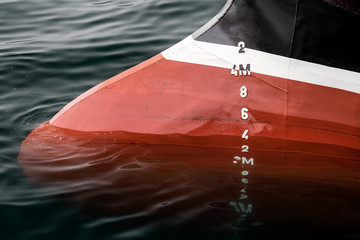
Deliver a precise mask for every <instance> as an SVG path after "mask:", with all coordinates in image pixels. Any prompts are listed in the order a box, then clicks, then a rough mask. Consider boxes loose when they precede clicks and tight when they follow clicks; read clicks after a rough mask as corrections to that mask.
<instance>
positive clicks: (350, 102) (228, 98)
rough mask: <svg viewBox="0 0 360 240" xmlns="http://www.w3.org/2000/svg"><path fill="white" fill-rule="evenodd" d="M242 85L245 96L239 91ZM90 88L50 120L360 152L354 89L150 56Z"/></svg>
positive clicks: (88, 127)
mask: <svg viewBox="0 0 360 240" xmlns="http://www.w3.org/2000/svg"><path fill="white" fill-rule="evenodd" d="M137 68H139V67H137ZM132 71H133V70H130V73H131V72H132ZM124 76H125V77H124ZM243 84H246V86H247V88H248V91H249V96H248V97H246V98H240V96H239V93H240V92H239V89H240V88H241V86H242V85H243ZM95 90H96V91H91V94H85V96H82V97H80V98H79V99H76V100H74V102H72V103H70V104H69V105H70V106H71V107H66V111H62V112H60V113H59V114H58V115H57V116H55V117H54V119H52V120H51V121H50V122H51V124H52V125H54V126H56V127H60V128H65V129H72V130H76V131H84V132H110V131H112V132H116V131H123V132H130V133H144V134H154V135H168V134H182V135H188V136H222V135H224V136H241V135H242V133H243V131H244V129H245V128H249V129H251V133H252V136H258V137H269V138H277V139H288V140H293V141H304V142H319V143H326V144H334V145H339V146H345V147H350V148H354V149H357V150H359V149H360V141H359V134H360V128H359V118H358V117H357V116H358V114H359V105H358V103H359V97H358V94H356V93H351V92H347V91H343V90H339V89H333V88H328V87H323V86H318V85H313V84H307V83H302V82H298V81H292V80H286V79H281V78H276V77H271V76H266V75H260V74H256V73H252V75H251V76H246V77H243V78H236V77H233V76H231V75H230V74H229V70H227V69H222V68H216V67H209V66H204V65H197V64H189V63H181V62H176V61H168V60H165V59H161V58H159V57H158V56H157V57H155V59H152V60H150V61H149V64H148V65H147V66H145V67H144V66H142V67H141V70H140V71H138V72H137V74H133V75H132V74H126V73H124V74H120V75H118V76H117V77H114V78H112V79H110V80H108V82H105V83H103V84H101V85H100V86H99V87H96V88H95ZM250 93H251V94H250ZM244 106H246V107H247V108H248V109H249V115H250V117H249V119H248V120H246V121H244V120H242V119H241V108H242V107H244ZM138 142H142V140H141V139H138Z"/></svg>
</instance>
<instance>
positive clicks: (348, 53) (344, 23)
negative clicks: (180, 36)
mask: <svg viewBox="0 0 360 240" xmlns="http://www.w3.org/2000/svg"><path fill="white" fill-rule="evenodd" d="M358 26H360V15H359V14H358V13H355V12H352V11H350V10H348V9H346V8H342V7H340V6H338V5H334V4H332V3H329V2H327V1H324V0H281V1H279V0H235V1H234V0H233V1H231V3H229V4H228V8H226V9H224V12H223V16H222V17H221V19H220V21H219V22H218V23H217V24H215V25H214V26H212V27H211V28H210V29H208V30H207V31H205V32H203V33H195V34H194V37H196V40H199V41H205V42H212V43H218V44H225V45H230V46H236V45H237V44H238V42H239V41H244V42H246V46H247V47H249V48H252V49H256V50H260V51H264V52H268V53H273V54H276V55H281V56H285V57H291V58H295V59H299V60H304V61H308V62H313V63H318V64H322V65H326V66H330V67H336V68H342V69H346V70H350V71H355V72H360V57H359V56H360V48H359V46H358V45H359V44H360V35H359V34H357V30H358Z"/></svg>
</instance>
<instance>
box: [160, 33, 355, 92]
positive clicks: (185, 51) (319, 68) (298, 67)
mask: <svg viewBox="0 0 360 240" xmlns="http://www.w3.org/2000/svg"><path fill="white" fill-rule="evenodd" d="M245 52H246V53H245V54H239V53H238V48H237V47H234V46H227V45H221V44H215V43H207V42H201V41H196V40H194V39H193V38H192V36H189V37H187V38H185V39H184V40H183V41H181V42H179V43H178V44H176V45H174V46H173V47H171V48H169V49H167V50H165V51H163V52H162V55H163V56H164V58H165V59H168V60H174V61H180V62H187V63H194V64H201V65H207V66H213V67H220V68H228V69H232V68H233V66H234V64H243V65H244V66H246V64H251V71H252V72H255V73H260V74H265V75H270V76H275V77H280V78H285V79H291V80H296V81H301V82H306V83H311V84H316V85H321V86H326V87H331V88H337V89H342V90H345V91H349V92H354V93H358V94H359V93H360V73H357V72H353V71H348V70H344V69H339V68H334V67H329V66H325V65H321V64H316V63H311V62H306V61H301V60H297V59H293V58H288V57H283V56H279V55H275V54H270V53H266V52H261V51H258V50H253V49H249V48H245ZM229 74H230V72H229Z"/></svg>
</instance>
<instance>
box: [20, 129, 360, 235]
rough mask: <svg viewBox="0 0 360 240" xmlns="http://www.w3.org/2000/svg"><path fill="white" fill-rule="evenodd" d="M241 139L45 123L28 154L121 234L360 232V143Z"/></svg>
mask: <svg viewBox="0 0 360 240" xmlns="http://www.w3.org/2000/svg"><path fill="white" fill-rule="evenodd" d="M239 138H240V137H221V136H217V137H215V136H214V138H213V139H212V137H189V136H182V135H168V136H162V137H159V136H151V135H146V134H143V135H139V134H130V133H126V132H112V133H96V132H95V133H84V132H75V131H72V130H64V129H61V128H57V127H54V126H52V125H49V124H47V123H45V124H44V125H41V126H40V127H38V128H37V129H35V130H34V131H33V132H32V133H31V134H30V135H29V137H28V138H27V139H26V140H25V141H24V142H23V144H22V148H21V152H20V155H19V162H20V164H21V165H22V167H23V169H24V171H25V173H26V175H27V176H28V177H30V178H32V179H35V180H36V182H37V183H38V184H40V185H45V186H55V187H56V189H58V190H57V192H58V193H59V196H61V197H63V198H65V199H67V200H69V202H71V203H73V204H75V205H76V206H77V207H80V208H81V209H82V210H84V211H86V212H88V213H91V214H94V215H96V216H102V218H94V221H92V224H93V225H94V226H97V225H102V224H110V225H112V226H114V227H116V228H117V229H118V231H119V236H126V234H128V233H129V232H131V231H134V232H137V234H139V232H141V233H142V234H144V235H145V236H154V237H156V236H157V237H158V238H160V239H161V237H162V236H165V237H169V236H173V237H171V238H172V239H184V237H187V238H188V239H192V238H194V239H195V238H197V239H199V237H200V239H203V238H204V237H207V238H208V239H219V238H220V237H230V238H231V237H232V238H233V239H243V237H248V238H246V239H254V238H255V239H256V238H257V237H264V236H266V239H272V238H274V239H279V238H280V239H281V238H285V239H288V237H290V236H291V238H292V239H303V238H305V237H314V236H321V237H326V236H327V239H357V238H359V237H360V229H359V226H360V225H359V223H360V207H359V202H358V199H359V197H360V190H359V187H358V186H359V173H360V171H359V169H360V168H359V167H360V166H359V159H358V157H359V152H358V151H355V150H353V151H350V150H351V149H343V151H341V149H337V148H336V147H335V146H333V145H328V146H324V145H321V144H316V143H313V144H309V145H306V144H304V143H301V142H292V143H291V142H288V143H286V144H285V142H284V141H283V140H274V139H270V138H253V139H251V141H252V145H254V146H259V147H258V148H257V149H252V151H251V155H249V153H246V152H242V151H243V149H242V148H241V146H240V147H239V146H238V142H240V139H239ZM118 139H126V141H123V142H122V141H119V140H118ZM135 139H147V140H148V141H149V142H150V143H148V144H144V143H136V141H135ZM215 139H218V142H220V143H221V144H217V145H215ZM219 139H220V141H219ZM161 143H162V144H161ZM164 143H168V144H164ZM185 143H186V144H185ZM260 146H261V147H260ZM294 146H296V147H297V150H298V151H296V152H295V151H291V150H286V149H291V148H292V147H294ZM319 149H321V150H322V152H324V153H325V154H319V153H318V152H319ZM326 149H327V150H326ZM325 150H326V151H325ZM335 152H337V154H335ZM122 234H124V235H122ZM143 237H144V236H143ZM164 239H165V238H164Z"/></svg>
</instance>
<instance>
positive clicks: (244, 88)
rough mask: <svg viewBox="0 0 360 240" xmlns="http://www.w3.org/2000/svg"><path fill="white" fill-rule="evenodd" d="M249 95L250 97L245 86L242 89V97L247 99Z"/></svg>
mask: <svg viewBox="0 0 360 240" xmlns="http://www.w3.org/2000/svg"><path fill="white" fill-rule="evenodd" d="M247 95H248V93H247V88H246V87H245V86H242V87H241V88H240V97H242V98H246V97H247Z"/></svg>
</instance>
